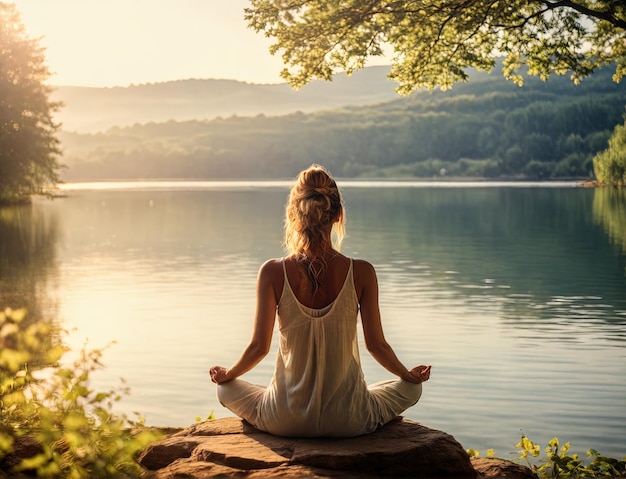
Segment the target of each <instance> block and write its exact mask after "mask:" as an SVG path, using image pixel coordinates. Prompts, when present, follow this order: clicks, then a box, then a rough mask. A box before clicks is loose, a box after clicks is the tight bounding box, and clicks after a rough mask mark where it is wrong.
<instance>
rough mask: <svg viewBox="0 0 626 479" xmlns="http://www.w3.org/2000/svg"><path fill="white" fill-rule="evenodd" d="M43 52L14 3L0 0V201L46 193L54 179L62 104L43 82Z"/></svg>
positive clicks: (27, 197)
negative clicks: (55, 116)
mask: <svg viewBox="0 0 626 479" xmlns="http://www.w3.org/2000/svg"><path fill="white" fill-rule="evenodd" d="M49 76H50V73H49V71H48V68H47V66H46V64H45V56H44V50H43V48H42V47H40V46H39V43H38V41H37V40H33V39H30V38H28V36H27V35H26V32H25V29H24V26H23V25H22V23H21V20H20V17H19V14H18V12H17V10H16V9H15V6H14V5H12V4H9V3H5V2H0V203H7V202H17V201H24V200H28V199H29V198H30V196H31V195H33V194H45V193H46V192H47V191H48V188H49V187H51V186H54V185H55V184H56V183H57V182H58V181H59V177H58V169H59V167H60V164H59V155H60V149H59V141H58V140H57V138H56V137H55V133H56V131H57V129H58V128H59V125H58V124H56V123H55V122H54V120H53V118H52V114H53V112H55V111H57V110H58V109H59V108H60V106H61V105H60V104H59V103H55V102H51V101H50V99H49V96H50V93H51V91H52V88H51V87H50V86H48V85H46V84H45V83H44V82H45V81H46V80H47V79H48V78H49Z"/></svg>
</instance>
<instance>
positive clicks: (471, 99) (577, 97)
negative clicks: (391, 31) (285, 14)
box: [59, 70, 626, 181]
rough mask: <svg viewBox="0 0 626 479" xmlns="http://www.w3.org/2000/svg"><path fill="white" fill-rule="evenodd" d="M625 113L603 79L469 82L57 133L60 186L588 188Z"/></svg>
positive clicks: (621, 88)
mask: <svg viewBox="0 0 626 479" xmlns="http://www.w3.org/2000/svg"><path fill="white" fill-rule="evenodd" d="M625 105H626V84H624V82H622V83H615V82H613V80H612V79H611V72H610V71H608V70H600V71H599V72H597V73H595V74H594V75H593V76H591V77H589V78H587V79H585V80H584V81H582V83H580V84H579V85H574V84H573V82H572V81H571V80H570V79H569V78H568V77H567V76H553V77H552V78H550V79H549V80H547V81H541V80H539V79H536V78H533V77H529V78H527V79H526V81H525V83H524V86H523V87H519V86H517V85H515V84H514V83H512V82H510V81H507V80H505V79H504V78H502V76H501V75H499V74H498V72H497V71H496V72H494V73H493V74H485V73H473V74H472V75H471V76H470V81H469V82H468V83H463V84H458V85H456V86H455V87H454V88H453V89H451V90H447V91H432V92H429V91H425V90H423V91H418V92H416V93H413V94H412V95H410V96H408V97H398V98H397V99H395V100H393V101H387V102H383V103H378V104H373V105H367V106H362V105H361V106H349V107H343V108H340V109H333V110H325V111H317V112H313V113H303V112H300V111H298V112H294V113H290V114H285V115H280V116H266V115H263V114H258V115H256V116H237V115H232V116H230V117H227V118H223V117H217V118H213V119H198V120H189V121H175V120H170V121H167V122H159V123H157V122H150V123H143V124H135V125H133V126H128V127H113V128H109V129H108V130H106V131H104V132H100V133H78V132H68V131H61V132H60V134H59V138H60V140H61V142H62V145H63V149H64V163H65V164H66V166H67V168H66V169H65V170H64V171H63V172H62V176H63V178H64V179H65V180H66V181H77V180H94V179H139V178H141V179H160V178H170V179H171V178H181V179H183V178H194V179H198V178H203V179H234V178H289V177H293V176H294V175H295V174H296V173H297V172H298V171H299V170H300V169H302V168H303V167H306V166H308V165H309V164H311V163H321V164H323V165H325V166H327V167H328V168H329V169H330V170H331V171H332V172H333V174H335V175H336V176H338V177H351V178H371V177H378V178H406V177H417V178H430V177H434V176H437V177H441V176H446V177H453V178H461V177H463V178H508V179H540V180H544V179H556V178H559V179H561V178H577V179H582V178H592V177H593V165H592V158H593V156H594V155H595V154H596V153H598V152H600V151H602V150H604V149H606V148H607V141H608V138H609V137H610V135H611V133H612V132H613V129H614V128H615V126H616V125H617V124H619V123H622V122H623V121H624V113H625V109H624V107H625Z"/></svg>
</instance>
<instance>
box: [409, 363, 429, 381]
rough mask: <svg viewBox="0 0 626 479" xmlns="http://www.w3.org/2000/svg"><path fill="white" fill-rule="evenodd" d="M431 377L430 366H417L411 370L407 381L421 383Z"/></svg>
mask: <svg viewBox="0 0 626 479" xmlns="http://www.w3.org/2000/svg"><path fill="white" fill-rule="evenodd" d="M429 379H430V366H415V367H414V368H413V369H411V370H410V371H409V377H408V378H407V381H410V382H412V383H415V384H420V383H423V382H425V381H428V380H429Z"/></svg>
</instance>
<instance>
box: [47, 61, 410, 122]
mask: <svg viewBox="0 0 626 479" xmlns="http://www.w3.org/2000/svg"><path fill="white" fill-rule="evenodd" d="M388 72H389V67H388V66H375V67H368V68H364V69H363V70H359V71H358V72H355V73H354V74H353V75H352V76H350V77H348V76H347V75H346V74H339V75H336V76H335V78H334V79H333V81H332V82H326V81H322V80H316V81H313V82H312V83H310V84H308V85H305V86H304V87H303V88H301V89H300V90H298V91H295V90H293V89H292V88H291V87H290V86H289V85H287V84H286V83H281V84H264V85H263V84H251V83H245V82H240V81H235V80H197V79H189V80H178V81H171V82H164V83H149V84H143V85H131V86H128V87H112V88H92V87H80V86H59V87H56V88H57V90H56V91H55V92H54V93H53V94H52V99H53V100H54V101H61V102H63V103H64V104H65V106H64V108H63V109H62V110H61V111H60V112H59V113H58V114H57V117H56V118H57V120H58V121H60V122H61V123H62V125H63V126H62V128H63V130H66V131H73V132H85V133H87V132H91V133H93V132H98V131H106V130H107V129H109V128H110V127H113V126H119V127H125V126H131V125H134V124H137V123H162V122H167V121H170V120H174V121H185V120H204V119H213V118H217V117H219V116H221V117H230V116H233V115H238V116H255V115H259V114H264V115H269V116H272V115H284V114H288V113H293V112H296V111H301V112H303V113H308V112H313V111H319V110H327V109H335V108H340V107H344V106H347V105H371V104H375V103H381V102H386V101H390V100H394V99H397V98H398V94H397V93H396V92H395V90H394V89H395V87H396V86H397V84H396V83H395V82H393V81H391V80H389V79H388V78H387V73H388Z"/></svg>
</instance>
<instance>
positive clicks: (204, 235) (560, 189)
mask: <svg viewBox="0 0 626 479" xmlns="http://www.w3.org/2000/svg"><path fill="white" fill-rule="evenodd" d="M287 192H288V184H287V183H281V182H278V183H276V182H274V183H269V184H262V183H237V184H227V183H220V184H215V185H213V184H193V185H185V184H183V183H177V184H175V185H169V186H167V185H162V184H161V185H159V184H154V185H152V186H151V187H150V186H148V187H146V186H145V185H143V186H142V185H141V184H139V185H134V186H133V185H129V184H117V185H115V184H113V185H110V187H109V188H100V189H96V186H95V185H92V186H83V187H82V188H79V187H73V186H72V185H69V188H68V189H67V191H66V193H67V197H66V198H64V199H61V200H56V201H53V202H50V201H39V200H38V201H36V202H35V203H34V204H33V205H32V206H30V207H27V208H23V207H20V208H5V209H2V210H0V251H1V252H2V259H1V261H0V266H1V267H2V268H1V269H0V299H1V300H2V302H3V303H7V302H9V303H11V304H3V305H2V306H5V305H8V306H11V307H18V306H20V304H18V303H24V305H26V306H28V307H29V310H31V311H33V312H34V313H36V314H37V315H38V316H41V317H46V316H48V317H49V316H54V317H58V318H59V319H60V320H61V321H62V324H63V325H64V326H65V327H66V328H68V329H71V330H73V331H72V332H71V334H70V336H69V338H68V342H69V344H70V346H71V347H72V348H73V349H75V350H76V349H80V347H82V346H83V344H84V343H85V341H86V340H87V341H88V344H87V345H88V347H102V346H105V345H107V344H108V343H110V342H111V341H116V343H115V344H113V345H111V346H110V347H109V348H108V349H107V350H106V352H105V354H104V363H105V365H106V366H107V367H106V369H104V370H103V371H100V372H98V373H97V374H96V375H95V376H94V384H93V386H94V387H95V388H108V387H111V386H114V385H116V384H118V378H119V377H124V378H125V379H126V381H127V384H128V385H129V386H130V388H131V394H130V395H129V396H127V397H124V399H123V400H122V401H121V402H120V403H119V404H118V405H117V406H116V408H117V409H119V410H120V411H121V412H125V413H127V414H129V415H132V413H133V412H134V411H138V412H140V413H141V414H142V415H144V416H145V417H146V419H147V423H148V424H154V425H177V426H185V425H189V424H191V423H193V422H194V421H195V418H196V416H200V417H206V416H207V415H208V414H209V413H210V412H211V411H212V410H213V411H215V414H216V416H217V417H223V416H226V415H230V413H229V412H228V411H227V410H225V409H224V408H223V407H222V406H220V405H219V403H218V402H217V399H216V397H215V390H214V385H213V384H212V383H211V382H210V381H209V378H208V368H209V367H210V366H211V365H214V364H222V365H224V366H229V365H230V364H231V363H232V362H233V361H234V360H235V359H236V358H237V357H238V355H239V354H240V353H241V351H242V350H243V348H244V347H245V345H246V344H247V341H248V340H249V338H250V335H251V331H252V321H253V314H254V308H255V298H254V294H255V279H256V274H257V270H258V268H259V266H260V265H261V264H262V263H263V261H265V260H266V259H268V258H271V257H279V256H281V255H282V254H283V253H282V249H281V239H282V222H283V215H284V211H283V210H284V204H285V201H286V196H287ZM343 193H344V199H345V203H346V210H347V220H348V222H347V232H348V237H347V238H346V240H345V242H344V247H343V252H344V253H345V254H347V255H350V256H355V257H359V258H365V259H368V260H369V261H371V262H372V263H373V264H374V266H375V267H376V269H377V272H378V278H379V285H380V302H381V312H382V316H383V326H384V327H385V333H386V337H387V340H388V341H389V342H390V343H391V344H392V345H393V346H394V348H395V350H396V352H397V354H398V356H399V357H400V358H401V359H402V360H403V362H405V364H407V365H409V366H412V365H415V364H421V363H430V364H432V365H433V373H432V378H431V380H430V381H429V382H428V383H427V384H426V385H425V387H424V395H423V396H422V399H421V400H420V402H419V403H418V405H417V406H415V407H413V408H411V409H410V410H409V411H407V413H406V416H407V417H409V418H411V419H414V420H417V421H420V422H421V423H423V424H424V425H426V426H429V427H432V428H436V429H441V430H444V431H446V432H448V433H450V434H452V435H453V436H455V437H456V438H457V439H458V440H459V441H460V442H461V443H462V444H463V445H464V446H465V447H466V448H470V447H473V448H476V449H479V450H486V449H487V448H492V447H493V448H495V449H496V453H497V454H498V455H499V456H501V457H507V456H508V455H507V453H508V452H509V451H513V450H514V449H515V448H514V445H515V443H516V442H517V441H518V440H519V437H520V434H521V433H523V434H525V435H527V436H528V437H530V438H531V439H532V440H533V441H535V442H539V443H541V444H542V445H545V444H546V443H547V441H548V440H549V439H551V438H552V437H554V436H558V437H559V438H560V439H561V440H563V441H566V440H568V441H571V442H572V449H573V450H574V451H580V452H584V451H585V450H586V449H588V448H591V447H593V448H595V449H597V450H599V451H600V452H601V453H602V454H605V455H609V456H613V457H620V458H621V457H622V456H624V455H625V454H626V442H625V441H624V435H623V431H624V430H625V428H626V385H625V384H624V383H625V382H624V380H623V378H624V377H626V258H625V254H626V230H625V229H624V226H623V225H624V220H623V213H624V204H625V201H626V198H625V197H624V196H623V195H621V196H620V193H615V192H613V193H612V192H611V191H609V190H602V189H596V190H593V189H582V188H573V187H572V186H571V185H566V184H563V185H553V186H551V187H539V185H530V184H528V185H519V184H518V185H513V186H508V185H496V186H494V185H483V186H481V185H467V184H466V185H462V184H461V185H452V186H451V185H433V184H430V185H421V186H420V185H415V184H413V185H409V186H407V185H406V184H391V183H385V184H365V183H361V184H345V185H344V189H343ZM616 195H617V196H616ZM275 348H276V341H274V343H273V350H272V352H271V353H270V354H269V355H268V357H267V358H266V359H265V360H264V361H263V362H262V363H261V364H260V365H259V366H257V367H256V368H255V369H254V370H253V371H252V372H250V373H248V374H247V375H246V376H245V379H248V380H250V381H252V382H257V383H260V384H265V383H267V382H269V380H270V378H271V374H272V370H273V363H274V354H275ZM361 356H362V361H363V368H364V371H365V375H366V379H367V380H368V382H375V381H379V380H382V379H386V378H388V377H389V373H387V372H386V371H385V370H384V369H382V367H380V366H379V365H378V364H377V363H375V362H374V361H373V359H372V358H371V357H370V356H369V354H368V353H367V351H366V350H365V348H364V347H363V344H362V341H361Z"/></svg>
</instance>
